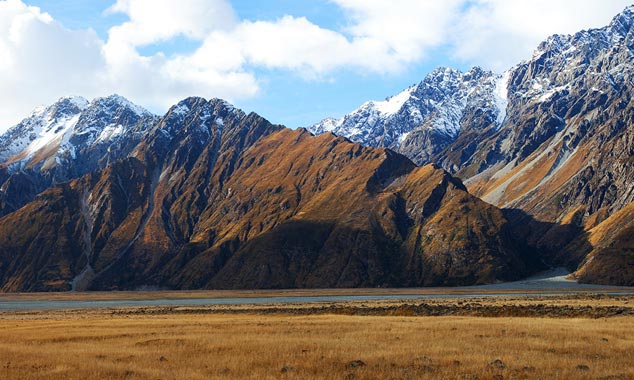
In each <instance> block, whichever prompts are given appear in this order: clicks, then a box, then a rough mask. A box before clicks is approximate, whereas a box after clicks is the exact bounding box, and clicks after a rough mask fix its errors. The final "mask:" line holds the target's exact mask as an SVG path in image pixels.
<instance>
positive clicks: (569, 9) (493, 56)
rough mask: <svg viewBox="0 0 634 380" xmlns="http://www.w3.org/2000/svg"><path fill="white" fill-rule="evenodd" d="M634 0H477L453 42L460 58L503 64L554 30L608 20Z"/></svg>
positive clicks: (524, 53) (564, 30)
mask: <svg viewBox="0 0 634 380" xmlns="http://www.w3.org/2000/svg"><path fill="white" fill-rule="evenodd" d="M630 3H631V0H514V1H509V0H472V1H471V2H470V3H469V4H468V6H467V8H466V11H465V12H464V13H463V14H462V15H461V16H460V22H459V23H457V24H456V25H457V27H456V29H455V31H454V33H453V34H452V35H453V38H452V41H451V42H452V43H453V46H454V49H455V50H454V54H455V56H456V57H457V58H459V59H463V60H465V61H468V62H473V63H475V64H479V65H483V66H486V67H489V68H493V69H495V70H498V71H500V70H504V69H507V68H509V67H510V66H512V65H514V64H516V63H518V62H519V61H520V60H522V59H527V58H530V53H531V52H532V51H533V50H534V49H535V48H536V47H537V45H538V44H539V43H540V42H541V41H543V40H544V39H545V38H546V37H548V36H549V35H552V34H556V33H558V34H572V33H575V32H577V31H580V30H583V29H589V28H598V27H602V26H605V25H607V24H608V23H609V22H610V20H611V19H612V17H614V16H615V15H616V14H617V13H619V12H621V11H622V10H623V9H624V8H625V7H626V6H628V5H629V4H630Z"/></svg>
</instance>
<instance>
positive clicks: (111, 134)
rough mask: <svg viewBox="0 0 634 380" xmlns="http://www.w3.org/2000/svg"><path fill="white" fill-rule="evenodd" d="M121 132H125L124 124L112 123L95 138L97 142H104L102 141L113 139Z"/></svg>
mask: <svg viewBox="0 0 634 380" xmlns="http://www.w3.org/2000/svg"><path fill="white" fill-rule="evenodd" d="M121 134H123V126H122V125H121V124H117V125H114V124H110V125H107V126H105V127H104V129H103V130H102V131H101V133H100V134H99V136H98V137H97V139H96V140H95V144H96V143H98V142H102V141H104V142H105V141H109V140H112V139H113V138H115V137H118V136H120V135H121Z"/></svg>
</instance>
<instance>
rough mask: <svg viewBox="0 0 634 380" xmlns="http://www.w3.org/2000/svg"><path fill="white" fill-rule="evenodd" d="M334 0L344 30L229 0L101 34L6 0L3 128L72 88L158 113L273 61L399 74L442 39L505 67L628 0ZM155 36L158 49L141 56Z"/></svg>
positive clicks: (243, 80) (169, 4) (143, 6)
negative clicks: (258, 11)
mask: <svg viewBox="0 0 634 380" xmlns="http://www.w3.org/2000/svg"><path fill="white" fill-rule="evenodd" d="M113 1H114V0H113ZM329 1H331V2H332V3H333V4H335V5H336V6H338V7H339V8H340V10H341V11H342V12H343V15H344V16H345V19H346V22H347V23H346V24H345V25H344V26H343V27H342V28H341V29H340V30H333V29H328V28H324V27H322V26H320V25H317V24H315V23H314V22H312V21H311V20H309V19H307V18H305V17H295V16H288V15H287V16H282V17H280V18H278V19H276V20H267V21H263V20H250V21H249V20H240V19H239V18H238V16H237V15H236V13H235V11H234V9H233V8H232V6H231V3H230V2H229V1H228V0H179V1H178V2H175V1H172V0H116V2H114V4H113V5H112V6H111V7H110V8H109V9H107V10H106V13H107V14H108V13H118V14H123V15H125V16H126V17H127V20H126V21H125V22H122V23H121V24H119V25H115V26H113V27H112V28H110V30H109V31H108V37H107V38H106V39H105V40H104V39H101V38H100V37H99V36H98V35H97V34H96V33H95V32H94V31H92V30H69V29H67V28H65V27H64V26H63V25H61V24H60V23H58V22H56V21H55V20H54V19H53V18H52V17H51V16H50V15H48V14H46V13H44V12H42V11H41V10H40V9H38V8H36V7H30V6H28V5H26V4H24V3H23V2H22V1H21V0H4V1H2V0H0V57H1V59H0V102H2V104H3V107H2V108H0V130H3V129H6V127H8V126H9V125H11V124H12V123H15V122H17V121H18V119H19V117H22V116H24V115H25V114H27V113H28V111H29V110H30V109H31V108H32V107H34V106H35V105H37V104H38V103H44V104H46V103H50V102H52V101H53V100H54V99H56V98H58V97H60V96H65V95H71V94H80V95H84V96H86V97H95V96H102V95H107V94H109V93H114V92H117V93H120V94H121V95H124V96H126V97H128V98H130V99H131V100H132V101H134V102H137V103H139V104H142V105H144V106H147V107H150V108H151V109H153V110H156V111H159V112H160V111H163V110H165V108H167V107H168V106H169V105H171V104H173V103H174V102H176V101H178V100H179V99H182V98H184V97H186V96H190V95H202V96H207V97H210V96H217V97H223V98H227V99H229V100H236V99H244V98H248V97H253V96H256V95H257V94H259V93H261V90H260V85H259V82H258V76H257V75H256V73H260V72H261V71H262V70H268V69H274V70H286V71H290V72H293V73H295V74H297V75H298V78H304V79H306V78H309V79H310V80H315V79H317V80H319V79H321V78H328V79H329V80H330V79H332V78H333V76H334V77H335V78H336V75H337V72H338V70H342V69H344V70H348V72H349V71H356V72H366V73H379V74H388V75H389V74H395V73H402V72H404V71H406V70H407V69H409V68H412V67H414V66H415V65H417V64H420V63H424V62H425V60H426V59H427V58H429V54H430V53H431V51H432V49H434V48H436V47H439V46H442V47H443V50H445V51H447V52H448V55H449V57H450V58H451V59H454V60H458V61H462V62H466V63H468V64H478V65H481V66H484V67H487V68H493V69H497V70H502V69H506V68H508V67H509V66H510V65H512V64H513V63H516V62H517V61H519V60H520V59H522V58H527V57H529V56H530V52H531V51H532V49H534V48H535V47H536V45H537V44H538V43H539V42H540V41H541V40H543V39H544V38H545V37H547V36H548V35H549V34H553V33H572V32H575V31H577V30H580V29H583V28H589V27H598V26H602V25H605V24H606V23H607V22H609V20H610V18H611V17H612V16H613V15H615V14H616V13H618V12H619V11H620V10H622V9H623V8H624V7H625V6H626V5H627V3H628V1H622V0H602V1H599V0H514V1H511V0H445V1H432V0H424V1H421V0H393V1H389V2H387V1H383V0H329ZM262 6H266V5H262ZM174 38H185V39H188V40H190V41H193V42H194V43H196V44H198V45H197V47H196V48H195V49H194V50H193V51H191V52H188V53H181V54H176V55H174V54H165V53H164V52H161V51H160V50H161V44H162V43H164V42H166V41H170V40H172V39H174ZM152 45H154V47H155V49H152V50H154V51H158V52H157V53H153V54H149V55H147V54H146V55H144V54H142V53H141V51H143V49H142V48H143V47H146V46H152ZM448 59H449V58H448ZM446 64H447V65H451V62H447V63H446ZM420 79H421V78H413V79H412V81H417V80H420ZM298 80H300V79H298ZM386 95H387V94H386Z"/></svg>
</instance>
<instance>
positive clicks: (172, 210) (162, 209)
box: [0, 98, 531, 291]
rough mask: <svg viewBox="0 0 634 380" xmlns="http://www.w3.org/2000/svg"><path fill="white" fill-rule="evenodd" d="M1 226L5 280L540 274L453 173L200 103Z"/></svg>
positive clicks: (23, 283)
mask: <svg viewBox="0 0 634 380" xmlns="http://www.w3.org/2000/svg"><path fill="white" fill-rule="evenodd" d="M185 108H186V109H187V112H186V113H183V111H182V110H183V109H185ZM218 120H222V121H221V122H218ZM1 222H2V223H0V246H2V247H3V252H1V253H0V262H1V264H0V265H1V266H0V276H1V277H2V284H3V285H2V286H3V289H4V290H10V291H16V290H64V289H68V288H69V287H70V284H71V280H73V279H75V280H76V281H75V282H74V284H75V285H76V287H77V288H78V289H83V288H89V289H130V288H137V287H139V286H158V287H170V288H284V287H357V286H420V285H467V284H474V283H485V282H494V281H497V280H510V279H517V278H520V277H521V276H523V275H526V274H528V273H529V272H530V270H531V269H530V266H531V261H530V259H528V258H527V257H525V256H523V255H524V251H523V248H522V245H521V244H519V243H517V242H516V241H514V240H513V239H512V238H511V236H510V232H509V228H508V226H507V224H508V223H507V221H506V219H505V217H504V215H503V214H502V213H501V212H500V211H499V210H498V209H496V208H495V207H493V206H491V205H488V204H486V203H484V202H482V201H480V200H479V199H477V198H475V197H473V196H471V195H469V194H468V193H467V191H466V189H465V188H464V186H463V185H462V183H461V182H460V181H459V180H457V179H455V178H453V177H451V176H450V175H449V174H447V173H446V172H445V171H443V170H440V169H437V168H435V167H432V166H426V167H420V168H419V167H416V166H415V165H413V164H412V163H411V161H409V160H408V159H407V158H405V157H404V156H401V155H398V154H396V153H394V152H392V151H389V150H385V149H372V148H364V147H361V146H359V145H357V144H353V143H351V142H349V141H347V140H345V139H343V138H339V137H336V136H334V135H331V134H327V135H322V136H319V137H314V136H312V135H310V134H309V133H308V132H306V131H305V130H296V131H292V130H288V129H284V128H281V127H279V126H273V125H271V124H270V123H268V122H267V121H266V120H264V119H262V118H261V117H259V116H257V115H255V114H250V115H245V114H244V113H242V112H241V111H237V110H234V109H233V108H230V107H229V106H227V105H226V103H224V102H222V101H218V100H212V101H210V102H207V101H205V100H204V99H198V98H190V99H187V100H185V101H183V102H181V103H180V104H179V106H177V107H175V108H174V109H173V110H171V111H170V112H168V114H167V115H166V116H165V117H164V118H163V120H162V121H161V122H160V123H159V124H158V126H157V127H156V129H155V130H154V131H153V132H152V134H151V135H150V137H148V138H147V139H145V140H144V141H143V142H142V143H141V144H140V145H139V146H138V147H137V148H136V150H135V151H133V153H132V154H131V156H130V157H129V158H127V159H125V160H122V161H119V162H117V163H115V164H113V165H111V166H109V167H108V168H107V169H105V170H103V171H98V172H95V173H93V174H91V175H88V176H85V177H83V178H81V179H79V180H76V181H73V182H71V183H69V184H65V185H63V186H61V187H58V188H53V189H51V190H49V191H46V192H44V193H43V194H42V195H40V196H39V197H38V198H37V199H36V200H35V201H34V202H32V203H30V204H28V205H27V206H26V207H24V208H23V209H21V210H19V211H18V212H15V213H13V214H10V215H8V216H6V217H4V218H3V219H2V220H1ZM18 230H19V231H24V233H22V234H20V236H16V234H15V231H18ZM38 238H39V240H38ZM24 261H28V262H30V263H33V264H32V265H31V266H29V267H28V268H27V267H26V266H24V265H22V264H20V263H21V262H24ZM59 263H64V265H63V266H60V264H59ZM84 271H85V275H82V276H81V277H80V278H79V279H78V278H77V277H76V276H77V275H78V274H80V273H82V272H84ZM53 279H54V280H55V281H53Z"/></svg>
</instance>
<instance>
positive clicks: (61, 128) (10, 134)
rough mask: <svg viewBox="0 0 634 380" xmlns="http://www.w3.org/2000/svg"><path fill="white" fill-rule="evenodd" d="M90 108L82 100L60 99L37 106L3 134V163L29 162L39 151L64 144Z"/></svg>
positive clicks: (0, 157) (0, 159)
mask: <svg viewBox="0 0 634 380" xmlns="http://www.w3.org/2000/svg"><path fill="white" fill-rule="evenodd" d="M87 106H88V101H87V100H86V99H84V98H81V97H73V98H61V99H60V100H58V101H57V102H56V103H55V104H53V105H51V106H49V107H38V108H37V109H35V110H34V111H33V112H32V113H31V115H29V116H28V117H27V118H26V119H24V120H23V121H22V122H20V123H19V124H17V125H16V126H14V127H12V128H10V129H9V130H8V131H7V132H5V133H4V134H2V135H0V163H2V162H6V161H7V160H9V159H10V158H13V159H12V161H17V160H27V159H30V158H31V157H32V156H33V155H34V154H35V153H36V152H37V151H38V150H40V149H42V148H44V147H46V146H48V145H49V144H52V143H57V145H59V143H61V140H62V139H63V137H64V135H66V134H68V133H69V131H71V130H72V129H73V127H74V126H75V124H76V123H77V121H78V120H79V115H80V113H81V112H82V111H83V110H84V109H85V108H86V107H87Z"/></svg>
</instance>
